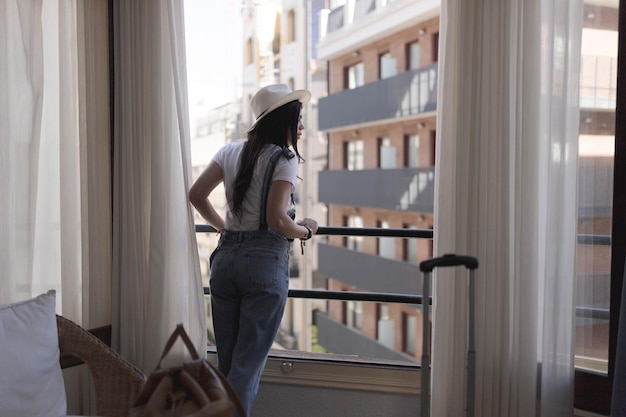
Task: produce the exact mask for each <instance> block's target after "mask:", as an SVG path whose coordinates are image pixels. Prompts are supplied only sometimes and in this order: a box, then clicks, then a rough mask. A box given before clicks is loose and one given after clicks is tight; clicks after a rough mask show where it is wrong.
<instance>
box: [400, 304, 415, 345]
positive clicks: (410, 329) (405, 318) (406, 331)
mask: <svg viewBox="0 0 626 417" xmlns="http://www.w3.org/2000/svg"><path fill="white" fill-rule="evenodd" d="M416 338H417V317H415V316H414V315H413V314H408V313H404V312H403V313H402V351H403V352H405V353H408V354H411V355H415V340H416Z"/></svg>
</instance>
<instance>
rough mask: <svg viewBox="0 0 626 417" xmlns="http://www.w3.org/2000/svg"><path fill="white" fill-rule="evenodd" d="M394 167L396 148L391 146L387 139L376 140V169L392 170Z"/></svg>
mask: <svg viewBox="0 0 626 417" xmlns="http://www.w3.org/2000/svg"><path fill="white" fill-rule="evenodd" d="M395 167H396V148H394V147H392V146H391V140H390V139H389V138H378V168H381V169H393V168H395Z"/></svg>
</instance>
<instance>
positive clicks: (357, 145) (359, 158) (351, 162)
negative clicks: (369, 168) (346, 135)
mask: <svg viewBox="0 0 626 417" xmlns="http://www.w3.org/2000/svg"><path fill="white" fill-rule="evenodd" d="M344 167H345V168H346V169H347V170H349V171H358V170H361V169H363V141H362V140H353V141H349V142H344Z"/></svg>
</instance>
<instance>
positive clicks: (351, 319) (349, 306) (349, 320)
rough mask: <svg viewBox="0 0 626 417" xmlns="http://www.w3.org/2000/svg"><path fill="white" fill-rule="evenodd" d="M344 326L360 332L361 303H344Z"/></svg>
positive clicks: (361, 321) (361, 322) (361, 318)
mask: <svg viewBox="0 0 626 417" xmlns="http://www.w3.org/2000/svg"><path fill="white" fill-rule="evenodd" d="M345 305H346V323H345V324H346V326H348V327H350V328H352V329H356V330H361V328H362V326H363V302H362V301H346V302H345Z"/></svg>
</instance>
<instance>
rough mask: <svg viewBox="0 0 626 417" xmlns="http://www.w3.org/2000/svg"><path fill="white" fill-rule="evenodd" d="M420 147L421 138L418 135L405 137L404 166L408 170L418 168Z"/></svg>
mask: <svg viewBox="0 0 626 417" xmlns="http://www.w3.org/2000/svg"><path fill="white" fill-rule="evenodd" d="M419 147H420V137H419V136H418V135H415V134H413V135H404V165H405V166H406V167H407V168H417V167H418V166H419V165H418V162H417V160H418V158H417V157H418V155H419Z"/></svg>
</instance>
